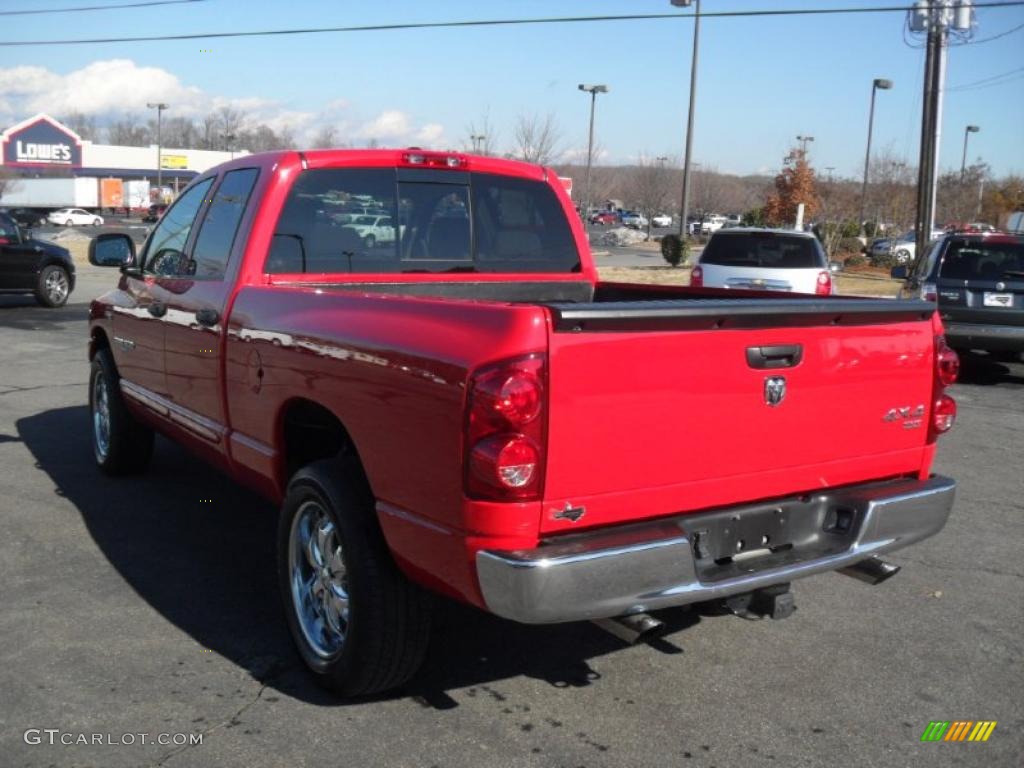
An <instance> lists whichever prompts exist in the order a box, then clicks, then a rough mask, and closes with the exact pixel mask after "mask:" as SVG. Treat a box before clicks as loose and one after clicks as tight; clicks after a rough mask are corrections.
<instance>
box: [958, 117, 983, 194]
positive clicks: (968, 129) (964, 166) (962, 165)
mask: <svg viewBox="0 0 1024 768" xmlns="http://www.w3.org/2000/svg"><path fill="white" fill-rule="evenodd" d="M980 130H981V128H979V127H978V126H976V125H968V126H967V127H966V128H964V158H963V160H961V161H960V181H963V179H964V171H965V170H966V169H967V137H968V136H970V135H971V134H972V133H977V132H978V131H980Z"/></svg>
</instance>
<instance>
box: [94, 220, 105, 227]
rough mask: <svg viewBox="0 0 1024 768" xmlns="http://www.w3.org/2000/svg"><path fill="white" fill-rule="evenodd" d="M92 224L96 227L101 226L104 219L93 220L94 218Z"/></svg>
mask: <svg viewBox="0 0 1024 768" xmlns="http://www.w3.org/2000/svg"><path fill="white" fill-rule="evenodd" d="M92 225H93V226H94V227H99V226H102V225H103V222H102V221H100V220H99V219H93V220H92Z"/></svg>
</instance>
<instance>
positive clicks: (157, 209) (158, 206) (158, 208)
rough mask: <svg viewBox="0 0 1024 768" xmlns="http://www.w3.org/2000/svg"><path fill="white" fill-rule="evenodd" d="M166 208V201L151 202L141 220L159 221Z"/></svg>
mask: <svg viewBox="0 0 1024 768" xmlns="http://www.w3.org/2000/svg"><path fill="white" fill-rule="evenodd" d="M166 210H167V203H153V205H151V206H149V208H148V209H147V210H146V214H145V215H144V216H143V217H142V220H143V221H144V222H146V223H147V224H151V223H153V222H157V221H160V217H161V216H163V215H164V211H166Z"/></svg>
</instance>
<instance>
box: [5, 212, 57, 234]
mask: <svg viewBox="0 0 1024 768" xmlns="http://www.w3.org/2000/svg"><path fill="white" fill-rule="evenodd" d="M0 213H6V214H7V215H8V216H10V217H11V218H12V219H14V220H15V222H17V224H18V226H19V227H21V228H22V229H35V228H36V227H41V226H43V225H44V224H46V223H47V219H46V213H45V212H43V211H39V210H37V209H35V208H5V209H3V210H0Z"/></svg>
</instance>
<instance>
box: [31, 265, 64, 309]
mask: <svg viewBox="0 0 1024 768" xmlns="http://www.w3.org/2000/svg"><path fill="white" fill-rule="evenodd" d="M35 293H36V301H37V302H39V303H40V304H42V305H43V306H44V307H63V306H64V305H65V304H67V303H68V296H70V295H71V283H70V281H69V278H68V272H67V270H66V269H64V267H58V266H56V265H54V264H51V265H50V266H48V267H43V269H42V271H41V272H40V273H39V277H38V278H36V291H35Z"/></svg>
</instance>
